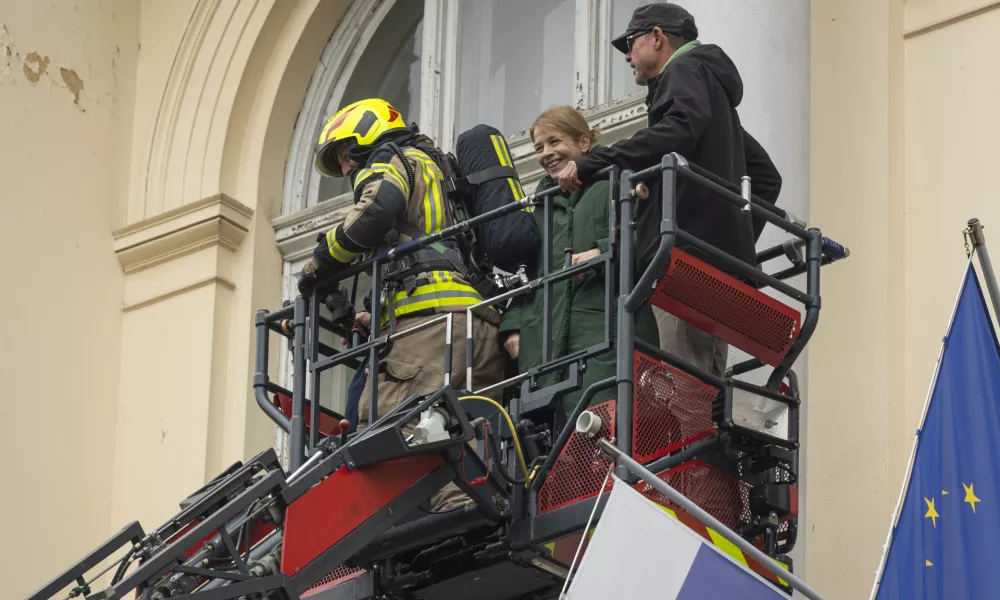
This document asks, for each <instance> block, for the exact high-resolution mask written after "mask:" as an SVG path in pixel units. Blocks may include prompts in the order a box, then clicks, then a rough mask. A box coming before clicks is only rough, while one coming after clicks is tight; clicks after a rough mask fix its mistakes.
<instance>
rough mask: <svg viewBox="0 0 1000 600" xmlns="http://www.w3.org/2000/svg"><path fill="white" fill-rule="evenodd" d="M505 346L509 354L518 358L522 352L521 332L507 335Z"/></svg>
mask: <svg viewBox="0 0 1000 600" xmlns="http://www.w3.org/2000/svg"><path fill="white" fill-rule="evenodd" d="M503 347H504V349H505V350H507V354H510V357H511V358H517V355H518V354H520V353H521V334H520V333H518V332H516V331H515V332H514V333H512V334H510V335H508V336H507V341H505V342H504V343H503Z"/></svg>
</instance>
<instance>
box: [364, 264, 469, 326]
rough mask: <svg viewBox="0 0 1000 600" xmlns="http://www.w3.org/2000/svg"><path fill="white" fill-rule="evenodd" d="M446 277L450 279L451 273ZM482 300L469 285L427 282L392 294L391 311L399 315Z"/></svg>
mask: <svg viewBox="0 0 1000 600" xmlns="http://www.w3.org/2000/svg"><path fill="white" fill-rule="evenodd" d="M434 277H435V278H436V277H437V276H436V275H434ZM447 277H448V278H449V279H450V278H451V275H448V276H447ZM482 301H483V297H482V296H481V295H479V292H477V291H476V289H475V288H473V287H471V286H468V285H465V284H462V283H454V282H447V283H429V284H426V285H421V286H417V288H416V289H414V290H413V293H412V294H409V295H407V293H406V292H405V291H404V292H398V293H397V294H396V295H395V296H393V313H394V315H395V316H396V317H401V316H403V315H407V314H410V313H415V312H419V311H422V310H428V309H432V308H442V307H454V306H471V305H473V304H479V303H480V302H482ZM388 318H389V315H388V314H387V315H385V316H384V317H383V323H384V322H386V321H388Z"/></svg>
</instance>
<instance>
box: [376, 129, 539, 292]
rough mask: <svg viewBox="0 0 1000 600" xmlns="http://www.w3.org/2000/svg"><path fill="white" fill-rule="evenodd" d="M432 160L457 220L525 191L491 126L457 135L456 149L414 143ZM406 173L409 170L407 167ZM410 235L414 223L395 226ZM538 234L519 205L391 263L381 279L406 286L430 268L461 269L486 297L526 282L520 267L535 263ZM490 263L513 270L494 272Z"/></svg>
mask: <svg viewBox="0 0 1000 600" xmlns="http://www.w3.org/2000/svg"><path fill="white" fill-rule="evenodd" d="M387 147H388V148H389V149H390V150H391V151H392V152H394V153H396V154H397V156H399V158H400V160H401V161H402V162H403V164H404V166H408V163H407V161H406V158H405V155H404V152H403V151H402V150H401V149H400V148H399V147H398V146H396V145H395V144H393V143H390V144H387ZM414 147H415V148H416V149H418V150H420V151H421V152H423V153H424V154H426V155H427V156H429V157H430V158H431V160H433V161H434V163H435V164H437V166H438V167H439V168H440V169H441V172H442V175H443V176H444V186H443V187H444V189H445V194H446V196H447V198H448V202H447V203H446V204H447V207H448V208H447V209H448V210H449V211H450V212H451V217H452V221H453V222H454V223H460V222H463V221H466V220H468V219H469V218H471V217H475V216H478V215H481V214H483V213H485V212H488V211H490V210H493V209H496V208H500V207H503V206H506V205H509V204H511V203H513V202H516V201H517V200H520V199H521V198H523V197H524V191H523V190H522V189H521V182H520V180H519V179H518V176H517V171H515V170H514V167H513V164H512V161H511V158H510V151H509V150H508V148H507V141H506V140H505V139H504V137H503V135H502V134H501V133H500V131H498V130H497V129H496V128H494V127H490V126H488V125H477V126H475V127H473V128H472V129H470V130H468V131H465V132H463V133H462V134H461V135H459V136H458V143H457V145H456V153H455V154H450V153H449V154H446V153H444V152H443V151H442V150H441V149H439V148H435V147H426V146H420V145H416V146H414ZM407 171H408V172H407V175H408V176H409V177H410V178H411V179H412V177H413V175H412V173H410V172H409V169H407ZM400 233H404V234H406V235H409V236H410V237H414V238H415V237H420V236H421V235H422V232H420V231H419V230H416V229H415V228H413V229H412V230H410V229H406V228H404V229H403V230H401V231H400ZM539 243H540V236H539V233H538V226H537V225H536V223H535V218H534V216H533V215H532V214H531V213H530V212H529V211H528V210H527V208H525V209H523V210H518V211H515V212H512V213H508V214H506V215H504V216H502V217H499V218H496V219H493V220H491V221H489V222H487V223H484V224H482V225H480V226H478V227H476V228H474V229H468V230H466V231H464V232H462V233H460V234H459V235H457V236H456V237H455V238H454V239H449V240H444V241H441V242H437V243H435V244H431V245H430V246H429V247H428V248H425V249H422V250H419V251H417V252H415V253H413V254H410V255H408V256H404V257H401V258H399V259H397V260H396V261H394V262H393V263H391V264H390V265H389V266H388V268H387V272H386V282H387V283H389V284H390V285H392V286H395V287H400V288H402V289H405V290H407V291H410V288H414V287H415V286H416V284H417V282H418V281H419V280H418V279H417V275H418V274H419V273H421V272H426V271H429V270H438V269H443V270H450V271H458V272H460V273H462V275H463V277H464V278H465V279H466V280H467V281H468V282H469V284H470V285H472V286H473V287H475V288H476V290H477V291H478V292H479V293H480V294H481V295H482V296H483V297H484V298H489V297H492V296H494V295H496V294H497V293H500V292H502V291H503V289H505V288H506V289H510V288H514V287H520V286H521V285H524V284H526V283H527V281H528V279H527V276H526V275H525V273H526V272H527V271H528V270H529V269H531V268H532V267H533V266H534V264H533V263H534V262H535V260H536V259H537V256H538V245H539ZM494 267H499V268H500V269H502V270H504V271H507V272H509V273H512V274H513V275H510V276H506V277H504V276H500V275H495V274H494Z"/></svg>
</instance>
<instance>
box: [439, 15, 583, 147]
mask: <svg viewBox="0 0 1000 600" xmlns="http://www.w3.org/2000/svg"><path fill="white" fill-rule="evenodd" d="M574 11H575V2H574V0H533V1H532V2H530V3H527V2H511V1H510V0H465V1H463V2H461V3H460V4H459V19H458V21H459V27H458V36H459V39H458V55H459V59H458V70H457V81H456V86H455V87H456V92H457V97H458V99H457V110H456V115H455V118H456V125H457V132H461V131H464V130H466V129H469V128H470V127H473V126H474V125H476V124H478V123H489V124H491V125H493V126H494V127H496V128H498V129H500V130H501V131H503V132H505V133H514V132H516V131H521V130H524V129H527V128H528V127H529V126H530V125H531V123H532V121H533V120H534V118H535V117H536V116H538V114H539V113H540V112H542V111H543V110H545V109H546V108H548V107H549V106H552V105H555V104H570V103H572V101H573V48H574V41H575V29H574V25H573V23H574Z"/></svg>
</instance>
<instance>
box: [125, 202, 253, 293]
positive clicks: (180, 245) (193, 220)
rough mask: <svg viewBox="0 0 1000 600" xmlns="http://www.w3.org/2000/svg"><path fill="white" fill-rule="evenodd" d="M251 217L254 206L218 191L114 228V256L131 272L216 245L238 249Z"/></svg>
mask: <svg viewBox="0 0 1000 600" xmlns="http://www.w3.org/2000/svg"><path fill="white" fill-rule="evenodd" d="M252 218H253V209H251V208H249V207H247V206H245V205H243V204H241V203H239V202H237V201H236V200H233V199H232V198H230V197H229V196H226V195H225V194H216V195H215V196H211V197H209V198H205V199H203V200H199V201H197V202H192V203H190V204H185V205H183V206H180V207H178V208H175V209H173V210H170V211H167V212H165V213H163V214H160V215H156V216H155V217H152V218H149V219H146V220H144V221H140V222H138V223H134V224H132V225H129V226H128V227H124V228H122V229H119V230H117V231H114V232H113V233H112V235H113V236H114V240H115V242H114V249H115V255H116V256H117V257H118V262H119V264H121V266H122V269H123V270H124V272H125V273H126V274H131V273H135V272H138V271H141V270H143V269H148V268H149V267H152V266H155V265H158V264H161V263H164V262H167V261H170V260H173V259H175V258H177V257H180V256H184V255H185V254H190V253H192V252H195V251H197V250H201V249H202V248H207V247H210V246H213V245H220V246H223V247H224V248H227V249H229V250H236V248H237V247H238V246H239V245H240V242H242V241H243V238H244V237H246V234H247V232H249V231H250V222H251V220H252Z"/></svg>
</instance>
